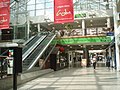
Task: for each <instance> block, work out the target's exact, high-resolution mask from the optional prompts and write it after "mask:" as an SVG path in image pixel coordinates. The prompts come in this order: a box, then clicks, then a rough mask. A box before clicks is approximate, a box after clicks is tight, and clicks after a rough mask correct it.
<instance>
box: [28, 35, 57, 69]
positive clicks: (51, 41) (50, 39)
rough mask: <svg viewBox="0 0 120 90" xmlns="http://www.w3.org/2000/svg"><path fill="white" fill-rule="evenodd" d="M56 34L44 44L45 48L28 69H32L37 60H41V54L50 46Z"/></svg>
mask: <svg viewBox="0 0 120 90" xmlns="http://www.w3.org/2000/svg"><path fill="white" fill-rule="evenodd" d="M55 36H56V34H54V35H52V38H51V39H50V40H49V42H48V43H47V45H45V46H44V48H43V49H42V51H41V52H40V53H39V55H38V56H37V57H36V58H35V60H34V61H33V62H32V63H31V64H30V65H29V67H28V69H27V70H30V69H31V68H32V67H33V66H34V65H35V64H36V62H37V61H38V60H39V58H40V57H41V55H42V54H43V53H44V51H45V50H46V49H47V47H48V46H49V44H50V43H51V42H52V40H53V39H54V38H55Z"/></svg>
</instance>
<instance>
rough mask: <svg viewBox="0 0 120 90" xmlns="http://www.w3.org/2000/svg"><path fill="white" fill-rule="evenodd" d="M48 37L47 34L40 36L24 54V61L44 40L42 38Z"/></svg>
mask: <svg viewBox="0 0 120 90" xmlns="http://www.w3.org/2000/svg"><path fill="white" fill-rule="evenodd" d="M45 37H46V35H44V36H42V37H41V38H39V39H38V40H37V41H36V42H35V43H34V44H33V45H32V46H31V47H30V48H29V49H28V50H27V51H26V52H25V53H24V54H23V55H22V57H23V58H22V60H23V61H24V60H25V58H27V57H28V55H29V54H30V53H31V52H32V51H33V50H34V49H35V48H36V47H37V45H39V43H41V42H42V40H44V38H45Z"/></svg>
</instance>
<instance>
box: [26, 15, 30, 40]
mask: <svg viewBox="0 0 120 90" xmlns="http://www.w3.org/2000/svg"><path fill="white" fill-rule="evenodd" d="M29 35H30V21H29V19H28V17H27V40H28V39H29Z"/></svg>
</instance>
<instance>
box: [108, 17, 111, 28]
mask: <svg viewBox="0 0 120 90" xmlns="http://www.w3.org/2000/svg"><path fill="white" fill-rule="evenodd" d="M107 28H111V25H110V17H108V18H107Z"/></svg>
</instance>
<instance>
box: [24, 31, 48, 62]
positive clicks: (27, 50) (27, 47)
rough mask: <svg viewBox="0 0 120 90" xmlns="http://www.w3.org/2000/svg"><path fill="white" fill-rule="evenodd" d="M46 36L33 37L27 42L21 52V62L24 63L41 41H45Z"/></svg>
mask: <svg viewBox="0 0 120 90" xmlns="http://www.w3.org/2000/svg"><path fill="white" fill-rule="evenodd" d="M46 36H47V35H46V34H41V33H39V34H37V35H35V36H34V37H32V38H31V39H30V40H29V41H28V42H26V43H25V44H24V46H25V47H24V48H23V50H22V60H23V61H24V60H25V59H26V58H27V57H28V55H29V54H30V53H31V52H32V51H33V50H34V49H35V48H36V47H37V45H39V43H40V42H42V40H44V39H45V37H46Z"/></svg>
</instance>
